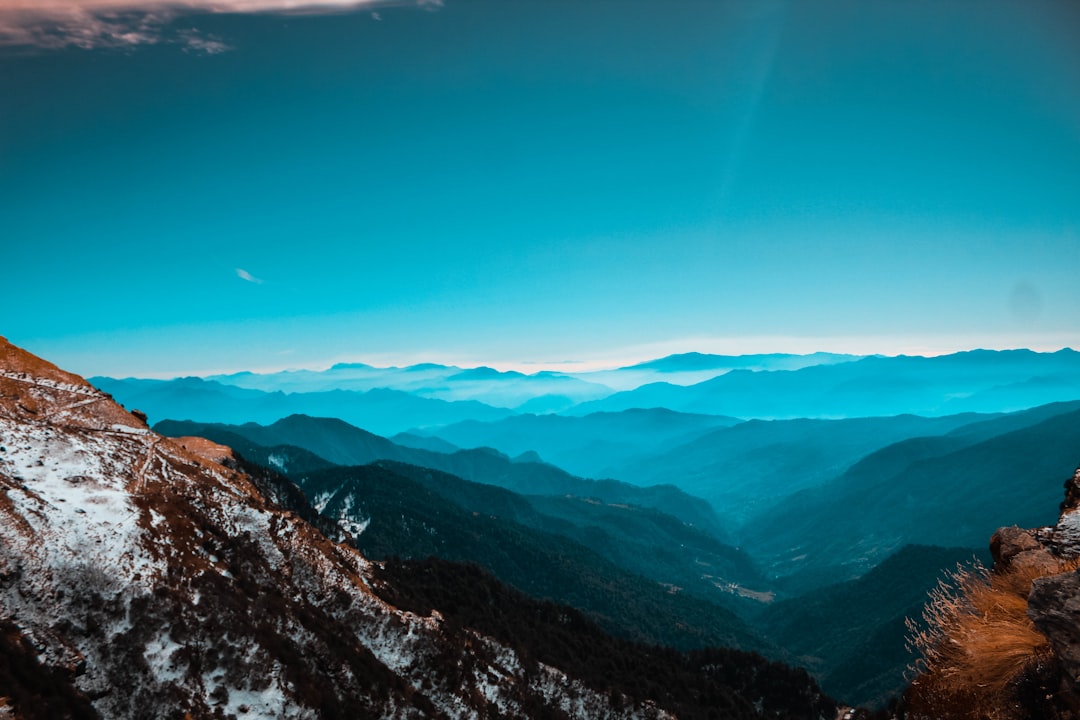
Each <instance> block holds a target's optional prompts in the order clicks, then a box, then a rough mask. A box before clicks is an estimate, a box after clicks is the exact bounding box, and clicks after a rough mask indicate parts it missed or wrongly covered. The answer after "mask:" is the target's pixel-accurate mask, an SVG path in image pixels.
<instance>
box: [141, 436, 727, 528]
mask: <svg viewBox="0 0 1080 720" xmlns="http://www.w3.org/2000/svg"><path fill="white" fill-rule="evenodd" d="M154 428H155V430H156V431H157V432H160V433H162V434H163V435H170V436H174V437H175V436H183V435H202V436H204V437H209V438H211V439H213V438H216V437H222V436H221V435H219V433H222V432H225V433H230V434H236V435H241V436H242V437H245V438H247V439H248V440H250V441H251V442H254V443H257V444H259V445H264V446H274V445H296V446H299V447H302V448H304V449H306V450H309V451H311V452H313V453H315V454H316V455H318V456H319V457H322V458H325V459H326V460H329V461H330V462H332V463H334V464H336V465H366V464H368V463H371V462H375V461H376V460H394V461H398V462H403V463H408V464H410V465H419V466H420V467H426V468H431V469H433V470H441V471H442V472H446V473H449V474H451V475H456V476H458V477H461V478H465V479H466V480H472V481H473V482H479V483H485V484H488V485H497V486H499V487H504V488H507V489H509V490H513V491H515V492H518V493H522V494H526V495H530V494H531V495H573V496H576V497H587V498H597V499H600V500H603V501H605V502H608V503H629V504H633V505H639V506H642V507H652V508H656V509H658V510H661V511H663V512H665V513H668V514H669V515H674V516H675V517H677V518H679V519H680V520H682V521H683V522H686V523H689V524H691V525H694V526H695V527H698V528H700V529H701V530H703V531H705V532H708V533H710V534H712V535H713V536H715V537H717V538H719V539H721V540H722V539H723V536H724V530H723V528H722V527H721V525H720V523H719V521H718V520H717V517H716V514H715V513H714V512H713V510H712V508H711V507H710V506H709V504H708V503H706V502H705V501H704V500H702V499H700V498H696V497H693V496H690V495H687V494H686V493H684V492H682V491H681V490H679V489H677V488H675V487H674V486H671V485H657V486H649V487H638V486H635V485H629V484H626V483H620V482H616V481H614V480H586V479H583V478H579V477H576V476H574V475H571V474H569V473H567V472H566V471H564V470H560V469H559V468H557V467H554V466H552V465H547V464H544V463H535V462H512V461H511V460H510V458H508V457H506V456H505V455H503V454H501V453H499V452H497V451H495V450H491V449H484V448H478V449H472V450H459V451H457V452H454V453H451V454H445V453H439V452H432V451H430V450H423V449H418V448H411V447H403V446H401V445H397V444H395V443H393V442H391V441H390V440H388V439H386V438H384V437H380V436H378V435H374V434H372V433H369V432H367V431H366V430H361V429H360V428H357V427H353V426H352V425H349V424H348V423H346V422H344V421H341V420H337V419H333V418H313V417H307V416H303V415H296V416H291V417H288V418H284V419H282V420H279V421H278V422H276V423H273V424H272V425H268V426H261V425H258V424H256V423H245V424H243V425H224V424H213V423H192V422H177V421H173V420H163V421H161V422H160V423H157V424H156V425H155V426H154ZM222 442H224V441H222Z"/></svg>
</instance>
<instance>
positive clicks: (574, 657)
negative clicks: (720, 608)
mask: <svg viewBox="0 0 1080 720" xmlns="http://www.w3.org/2000/svg"><path fill="white" fill-rule="evenodd" d="M0 437H2V438H3V445H2V446H0V517H2V521H0V634H2V637H0V647H2V648H4V652H3V653H2V654H0V657H2V658H3V662H0V679H2V680H3V681H4V682H5V686H4V690H5V693H6V695H5V697H4V699H3V700H2V701H0V707H2V708H3V710H4V713H5V714H6V715H13V716H14V717H34V716H38V717H41V716H45V717H64V716H67V717H80V718H81V717H94V716H103V717H109V718H142V717H185V716H190V717H230V716H250V717H277V718H301V717H321V718H344V717H350V718H367V717H371V718H420V717H424V718H451V717H452V718H490V717H520V718H524V717H553V718H569V717H571V716H588V717H597V718H601V717H602V718H623V717H625V718H631V717H633V718H659V717H671V714H670V712H669V709H670V708H674V707H676V706H678V707H679V708H680V716H681V717H686V718H693V717H701V718H704V717H708V716H709V713H710V712H711V711H712V710H714V709H715V708H716V707H721V708H725V714H727V715H728V716H730V717H733V718H743V717H746V718H750V717H764V714H765V713H766V712H768V713H769V716H770V717H773V716H779V717H819V716H820V717H824V716H831V714H832V713H834V712H835V706H834V704H832V703H831V701H829V700H828V698H826V697H824V696H823V695H822V694H821V693H820V691H818V690H817V688H816V687H815V686H814V684H813V683H812V682H811V681H810V680H809V678H807V677H806V676H805V675H804V674H800V673H799V672H795V671H790V670H787V669H785V668H781V667H778V666H772V665H769V664H768V663H765V662H764V661H762V660H761V659H760V658H757V657H756V656H752V655H746V654H738V653H735V654H731V653H730V652H729V653H723V652H718V653H716V654H715V655H714V656H713V657H714V658H715V659H716V660H719V659H720V658H723V659H724V660H725V662H729V663H730V664H731V666H732V670H733V671H729V672H721V671H720V668H717V667H716V666H715V663H713V669H709V667H707V665H708V660H702V659H701V658H702V657H705V658H708V656H707V655H705V656H700V655H699V656H686V655H679V654H677V653H675V654H672V653H670V652H668V651H660V652H656V651H652V650H650V649H647V648H643V647H640V646H635V645H632V644H627V643H621V644H620V642H619V641H615V640H610V639H606V637H605V636H603V635H602V634H598V631H597V630H595V629H594V628H590V627H587V626H584V625H582V624H581V623H580V621H579V619H578V618H576V617H575V616H573V615H572V611H569V610H565V609H564V610H559V609H558V608H554V607H553V606H543V607H544V609H545V610H544V611H545V613H546V616H547V617H548V618H560V617H563V618H566V621H565V622H564V625H566V626H569V625H570V623H573V626H575V627H581V636H580V639H581V640H582V641H584V642H583V643H582V644H581V645H580V646H577V647H574V648H572V649H571V648H562V649H558V650H553V649H552V648H551V644H550V643H548V644H547V645H544V644H543V643H541V642H539V641H538V640H536V639H535V638H533V637H531V636H530V635H529V634H526V633H521V632H519V633H518V634H517V635H515V636H513V637H511V636H510V635H508V634H505V633H503V632H501V631H500V633H499V634H500V635H502V636H503V637H506V638H507V641H506V642H505V643H504V642H500V640H499V639H497V637H496V636H495V635H491V634H485V633H484V632H482V631H479V630H477V629H475V625H479V624H480V623H478V622H475V623H474V622H472V621H470V620H469V616H468V614H467V613H466V612H463V611H462V610H461V609H460V607H455V606H451V607H448V608H447V613H446V615H444V614H443V613H442V612H441V611H440V610H439V609H438V608H436V607H435V606H434V605H431V604H428V603H427V602H426V600H424V599H423V597H422V595H421V593H424V592H426V593H429V594H439V593H440V592H441V591H442V590H444V589H447V588H448V587H449V585H450V584H451V583H455V582H456V583H458V584H459V587H461V583H464V586H466V587H468V586H469V585H470V583H471V580H470V578H469V575H468V574H467V573H466V572H462V571H461V570H459V569H458V568H457V567H454V566H441V567H440V571H441V572H442V573H443V578H442V579H440V580H439V581H437V582H430V580H431V578H430V576H429V578H428V579H429V582H424V583H416V582H409V581H408V580H407V579H406V578H405V574H406V573H405V572H404V571H402V572H398V573H397V575H396V577H397V580H395V577H394V576H392V575H391V574H390V573H387V572H385V571H383V570H381V569H379V568H377V567H376V566H374V565H373V564H372V563H371V562H370V561H368V560H367V559H366V558H365V557H364V556H363V555H362V554H361V553H360V552H359V551H357V550H355V549H354V548H352V547H350V546H348V545H345V544H340V543H337V542H335V541H334V540H333V539H331V538H330V537H327V535H326V534H324V533H323V532H321V531H320V530H319V529H318V528H317V527H315V526H313V525H312V524H310V523H309V522H307V521H305V520H304V519H303V515H305V514H308V513H310V511H311V509H310V507H306V508H305V507H294V508H291V509H284V508H282V507H281V506H279V505H277V504H275V502H272V501H271V499H270V498H269V497H268V494H267V493H269V494H270V495H275V494H279V495H280V496H279V497H277V500H278V501H286V502H290V503H292V504H294V505H295V504H297V503H303V502H304V501H303V498H302V496H300V495H293V496H291V499H290V496H289V493H288V491H287V490H286V489H285V487H284V485H282V484H281V478H280V477H277V476H275V475H273V473H268V474H266V475H264V476H261V477H255V476H252V475H249V474H248V473H247V472H245V471H244V470H243V468H242V466H239V465H237V466H236V467H230V464H223V462H227V461H228V455H229V452H230V451H229V450H228V449H227V448H223V447H222V446H218V445H214V444H212V443H209V442H207V441H199V440H188V441H186V442H181V441H178V440H173V439H169V438H165V437H162V436H160V435H158V434H156V433H154V432H152V431H150V430H149V429H148V428H147V427H146V426H145V424H144V423H143V422H142V420H141V419H139V418H138V417H136V416H134V415H131V414H129V413H127V412H125V411H124V410H123V409H122V408H121V407H120V406H119V405H117V404H115V403H114V402H113V401H111V400H110V399H109V397H108V396H106V395H104V394H103V393H101V392H100V391H98V390H97V389H95V388H94V387H92V386H91V385H89V384H88V383H86V382H85V381H84V380H82V379H81V378H78V377H77V376H74V375H70V374H68V373H65V372H63V371H61V370H59V369H58V368H56V367H55V366H52V365H50V364H48V363H46V362H45V361H42V360H40V359H38V358H36V357H34V356H32V355H30V354H28V353H26V352H24V351H22V350H19V349H18V348H15V347H14V346H12V345H10V344H9V343H7V341H6V340H3V339H0ZM275 488H276V489H275ZM328 527H329V526H328ZM337 532H340V531H335V533H334V534H336V533H337ZM394 569H396V566H395V568H394ZM475 587H478V588H480V587H482V588H483V592H484V593H485V594H486V596H487V597H489V598H498V599H499V602H501V603H503V604H504V605H505V607H503V608H501V609H500V612H499V613H497V614H496V613H490V612H489V613H488V617H489V618H494V617H496V616H498V617H502V618H508V617H527V616H529V615H530V614H532V611H533V610H534V609H535V608H534V607H525V606H523V607H521V608H516V607H515V606H514V603H515V602H518V601H521V600H522V599H521V598H520V596H517V595H514V594H513V593H510V592H508V591H506V590H505V589H504V588H502V587H501V586H499V585H498V584H494V583H493V582H492V581H490V580H485V581H484V582H482V583H481V582H477V583H475ZM455 594H456V595H458V596H460V593H455ZM440 597H445V594H444V595H440ZM387 598H397V599H399V601H400V602H401V605H405V606H407V607H408V608H410V609H408V610H406V609H404V608H402V607H400V606H397V605H395V604H394V603H393V601H392V600H388V599H387ZM476 599H478V598H466V599H465V600H466V602H465V603H464V604H465V605H467V606H468V605H471V606H472V607H473V608H475V607H477V606H476V603H475V601H476ZM447 618H450V619H449V620H448V619H447ZM534 622H535V621H534ZM466 623H469V624H466ZM532 627H534V628H538V629H537V632H543V630H542V629H539V628H542V627H543V626H542V625H539V627H538V625H536V624H534V625H533V626H532ZM552 630H553V631H552V632H550V633H549V637H550V638H556V637H562V638H569V639H571V640H572V639H573V638H574V635H569V636H567V635H566V634H565V633H564V634H560V633H558V632H556V631H554V628H553V629H552ZM509 642H512V643H513V644H512V645H511V644H507V643H509ZM597 650H605V651H606V650H614V651H615V652H616V655H615V656H616V657H624V656H625V658H626V663H627V667H629V668H636V669H637V670H638V673H640V671H641V669H642V668H649V667H651V668H652V669H653V672H655V675H654V680H659V681H660V682H661V684H662V683H663V682H665V681H666V680H668V679H669V678H681V679H682V683H683V685H686V683H691V686H692V687H693V688H694V690H693V692H692V693H689V694H686V695H680V697H678V698H674V697H671V696H670V694H668V695H665V694H664V692H663V691H664V689H665V688H663V687H659V688H656V687H649V686H648V685H647V684H646V683H645V682H643V681H639V682H634V683H633V684H632V685H631V686H629V687H628V686H627V683H626V682H625V679H620V678H618V677H613V676H609V677H606V678H605V676H604V675H603V673H602V672H600V673H598V672H597V669H599V668H603V667H611V665H610V659H611V656H608V655H600V654H598V653H597V652H596V651H597ZM538 657H543V658H544V659H552V658H556V657H560V658H563V659H564V660H566V661H567V663H568V665H569V664H573V665H574V666H575V667H583V668H592V670H591V671H590V672H589V673H588V674H587V675H585V674H583V675H582V676H581V677H580V678H579V677H575V676H572V675H569V674H567V672H565V671H563V670H561V669H559V668H558V667H557V666H556V665H553V664H549V663H548V662H543V661H541V660H538V659H537V658H538ZM12 661H14V663H13V662H12ZM695 663H696V664H695ZM693 668H697V669H698V670H697V672H694V671H693ZM736 668H743V670H737V671H736V670H735V669H736ZM629 677H631V678H634V679H639V678H640V675H635V674H634V673H629ZM732 677H734V678H736V680H737V682H735V681H733V680H731V678H732ZM692 678H696V679H692ZM766 680H768V681H766ZM8 683H10V685H9V684H8ZM770 685H771V686H774V687H776V688H783V689H782V690H770V689H769V686H770ZM626 687H628V690H627V692H623V691H622V690H621V689H620V688H626ZM676 687H679V686H675V685H672V686H671V687H670V688H667V690H668V692H669V693H670V690H671V689H672V688H676ZM687 687H689V686H687ZM676 703H678V705H677V704H676ZM684 705H685V711H684V710H683V706H684ZM774 707H780V708H781V709H782V712H780V713H777V714H775V715H774V713H773V712H772V711H773V709H774Z"/></svg>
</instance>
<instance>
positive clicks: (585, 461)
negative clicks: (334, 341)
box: [418, 408, 739, 485]
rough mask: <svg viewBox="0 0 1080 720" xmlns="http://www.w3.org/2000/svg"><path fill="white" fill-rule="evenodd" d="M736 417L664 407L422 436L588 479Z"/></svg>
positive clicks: (478, 425) (467, 426) (470, 426)
mask: <svg viewBox="0 0 1080 720" xmlns="http://www.w3.org/2000/svg"><path fill="white" fill-rule="evenodd" d="M738 422H739V420H737V419H736V418H729V417H720V416H716V415H691V414H687V413H677V412H673V411H670V410H665V409H662V408H652V409H648V410H643V409H632V410H624V411H622V412H617V413H593V414H591V415H586V416H583V417H568V416H562V415H531V414H525V415H515V416H513V417H508V418H504V419H502V420H496V421H491V422H480V421H475V420H470V421H465V422H461V423H455V424H453V425H447V426H444V427H439V428H429V429H428V430H426V431H418V433H419V434H422V435H430V436H434V437H437V438H440V439H442V440H445V441H447V442H450V443H452V444H453V445H456V446H458V447H463V448H468V447H472V448H475V447H493V448H495V449H497V450H499V451H500V452H503V453H506V454H507V455H510V456H515V455H520V454H521V453H524V452H527V451H529V450H533V451H535V452H537V453H539V454H540V456H541V457H542V458H544V460H546V461H548V462H550V463H553V464H555V465H557V466H559V467H561V468H563V469H565V470H567V471H569V472H571V473H575V474H577V475H581V476H584V477H617V478H618V479H620V480H627V481H629V482H634V483H636V484H641V485H648V484H656V483H641V482H638V481H637V480H636V479H631V478H629V477H624V475H623V474H621V473H619V472H617V471H615V470H614V468H616V467H623V466H625V465H627V464H630V463H632V462H634V461H637V460H640V459H644V458H648V457H651V456H654V455H657V454H660V453H662V452H663V451H665V450H667V449H670V448H672V447H675V446H677V445H682V444H685V443H687V442H689V441H690V440H693V439H694V438H696V437H698V436H700V435H702V434H704V433H707V432H709V431H710V430H714V429H716V428H720V427H727V426H730V425H734V424H736V423H738Z"/></svg>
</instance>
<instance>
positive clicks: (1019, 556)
mask: <svg viewBox="0 0 1080 720" xmlns="http://www.w3.org/2000/svg"><path fill="white" fill-rule="evenodd" d="M990 554H991V555H992V556H993V558H994V567H998V568H1004V567H1016V568H1021V567H1022V568H1033V569H1038V570H1040V571H1042V572H1044V573H1051V572H1057V570H1058V567H1059V564H1060V563H1059V562H1058V560H1057V558H1055V557H1054V555H1053V553H1051V552H1050V550H1048V549H1047V548H1046V547H1045V546H1044V545H1043V544H1042V543H1040V542H1039V540H1038V539H1037V538H1036V536H1035V533H1034V532H1033V531H1031V530H1024V529H1022V528H1018V527H1016V526H1015V525H1014V526H1013V527H1007V528H1001V529H999V530H998V531H997V532H996V533H994V535H993V537H991V538H990Z"/></svg>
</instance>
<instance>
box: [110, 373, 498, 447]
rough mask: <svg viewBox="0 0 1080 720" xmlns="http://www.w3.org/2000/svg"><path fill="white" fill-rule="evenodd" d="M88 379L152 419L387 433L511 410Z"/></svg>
mask: <svg viewBox="0 0 1080 720" xmlns="http://www.w3.org/2000/svg"><path fill="white" fill-rule="evenodd" d="M91 382H93V383H94V385H95V386H97V387H99V388H101V389H102V390H103V391H105V392H107V393H109V394H110V395H112V396H113V397H115V398H116V399H117V401H118V402H120V403H122V404H124V405H125V406H127V407H137V408H139V409H140V410H142V411H143V412H145V413H146V414H147V415H148V416H149V417H151V418H155V419H161V418H167V417H173V418H183V419H189V418H194V419H198V420H201V421H207V422H224V423H244V422H262V423H270V422H274V421H276V420H280V419H281V418H284V417H288V416H289V415H294V414H298V413H303V414H309V415H315V416H323V417H326V416H329V417H336V418H341V419H343V420H345V421H347V422H351V423H353V424H356V425H362V426H364V427H368V428H371V429H372V430H374V431H376V432H380V433H384V434H388V435H392V434H394V433H397V432H402V431H405V430H408V429H409V428H412V427H417V426H425V425H431V424H435V425H443V424H448V423H454V422H460V421H462V420H497V419H499V418H503V417H506V416H508V415H510V414H511V411H510V410H506V409H503V408H496V407H492V406H490V405H485V404H484V403H481V402H478V401H476V400H461V401H453V402H450V401H446V400H435V399H431V398H425V397H420V396H418V395H413V394H412V393H408V392H404V391H401V390H392V389H387V388H375V389H371V390H365V391H353V390H326V391H321V392H297V393H284V392H280V391H276V392H264V391H261V390H251V389H247V388H241V387H236V386H233V385H225V384H223V383H220V382H217V381H213V380H203V379H202V378H195V377H188V378H178V379H176V380H136V379H126V380H114V379H111V378H102V377H97V378H91Z"/></svg>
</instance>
